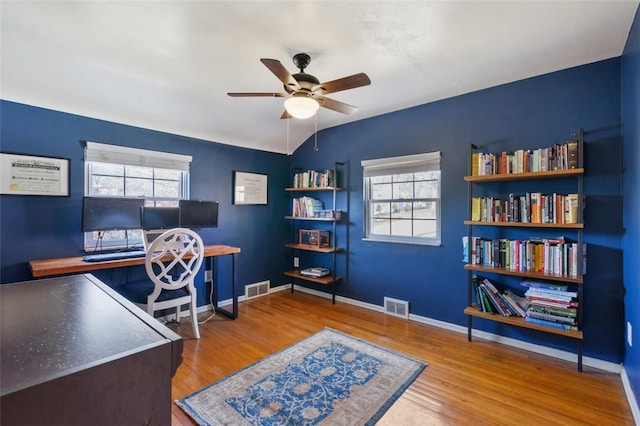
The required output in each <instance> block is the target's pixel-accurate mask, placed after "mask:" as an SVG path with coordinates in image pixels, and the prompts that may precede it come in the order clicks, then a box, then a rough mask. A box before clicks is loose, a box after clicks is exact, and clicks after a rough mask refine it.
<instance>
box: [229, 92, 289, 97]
mask: <svg viewBox="0 0 640 426" xmlns="http://www.w3.org/2000/svg"><path fill="white" fill-rule="evenodd" d="M227 95H229V96H231V97H234V98H246V97H250V96H257V97H263V98H284V97H285V96H289V95H288V94H286V93H259V92H258V93H244V92H240V93H238V92H229V93H227Z"/></svg>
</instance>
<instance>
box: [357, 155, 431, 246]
mask: <svg viewBox="0 0 640 426" xmlns="http://www.w3.org/2000/svg"><path fill="white" fill-rule="evenodd" d="M361 165H362V174H363V178H364V203H365V205H364V211H365V220H364V228H365V229H364V233H365V239H367V240H373V241H385V242H397V243H410V244H425V245H439V244H440V226H441V224H440V221H441V217H440V192H441V191H440V187H441V182H440V152H439V151H436V152H430V153H425V154H415V155H405V156H401V157H390V158H380V159H375V160H364V161H362V162H361Z"/></svg>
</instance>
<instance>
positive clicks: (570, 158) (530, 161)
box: [471, 140, 579, 176]
mask: <svg viewBox="0 0 640 426" xmlns="http://www.w3.org/2000/svg"><path fill="white" fill-rule="evenodd" d="M578 167H579V164H578V141H577V140H571V141H568V142H567V143H565V144H555V145H553V146H550V147H546V148H539V149H534V150H525V149H519V150H516V151H514V152H511V153H508V152H506V151H503V152H501V153H480V152H476V153H473V154H472V158H471V174H472V176H485V175H495V174H511V173H526V172H546V171H551V170H568V169H576V168H578Z"/></svg>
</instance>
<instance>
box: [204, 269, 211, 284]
mask: <svg viewBox="0 0 640 426" xmlns="http://www.w3.org/2000/svg"><path fill="white" fill-rule="evenodd" d="M211 278H212V277H211V269H207V270H205V271H204V282H206V283H210V282H211Z"/></svg>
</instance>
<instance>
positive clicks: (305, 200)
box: [292, 197, 324, 217]
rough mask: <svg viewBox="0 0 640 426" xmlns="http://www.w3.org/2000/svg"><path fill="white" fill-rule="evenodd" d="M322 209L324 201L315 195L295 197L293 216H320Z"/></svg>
mask: <svg viewBox="0 0 640 426" xmlns="http://www.w3.org/2000/svg"><path fill="white" fill-rule="evenodd" d="M321 211H324V203H323V202H322V201H321V200H318V199H316V198H313V197H300V198H294V199H293V210H292V215H293V217H318V214H319V212H321Z"/></svg>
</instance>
